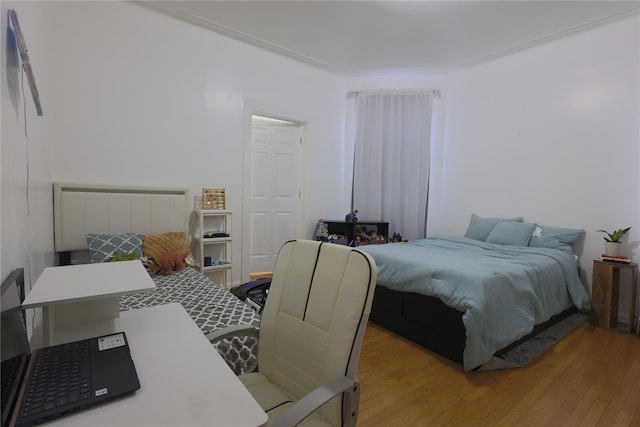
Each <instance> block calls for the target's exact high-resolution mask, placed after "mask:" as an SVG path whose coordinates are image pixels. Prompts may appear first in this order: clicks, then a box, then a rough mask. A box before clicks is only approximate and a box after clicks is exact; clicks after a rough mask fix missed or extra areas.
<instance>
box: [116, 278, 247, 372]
mask: <svg viewBox="0 0 640 427" xmlns="http://www.w3.org/2000/svg"><path fill="white" fill-rule="evenodd" d="M151 277H152V279H153V281H154V283H155V284H156V289H155V290H154V291H151V292H143V293H138V294H133V295H126V296H123V297H122V298H121V299H120V310H121V311H126V310H132V309H136V308H144V307H152V306H155V305H160V304H169V303H174V302H178V303H180V304H182V306H183V307H184V309H185V311H186V312H187V313H188V314H189V316H191V318H192V319H193V321H194V322H195V323H196V325H198V327H199V328H200V329H201V330H202V332H203V333H205V334H206V333H209V332H212V331H215V330H218V329H221V328H224V327H226V326H230V325H240V324H250V325H253V326H256V327H258V326H259V325H260V316H259V315H258V314H257V313H256V312H255V311H254V310H253V309H252V308H251V307H249V306H248V305H247V304H245V303H244V302H243V301H241V300H240V299H238V298H237V297H236V296H235V295H233V294H232V293H231V292H229V291H227V290H225V289H224V288H223V287H221V286H220V285H217V284H215V283H214V282H212V281H211V280H209V279H208V278H207V277H206V276H204V275H203V274H201V273H199V272H198V271H196V270H194V269H193V268H186V269H184V270H182V271H180V272H174V274H173V275H171V276H164V275H153V276H151ZM215 347H216V349H217V350H218V352H219V353H220V354H221V355H222V357H223V358H224V359H225V361H226V362H227V364H228V365H229V366H230V367H231V369H233V371H234V372H235V373H236V374H241V373H244V372H246V371H247V369H248V367H250V366H251V365H252V364H255V361H256V358H257V347H258V343H257V340H256V339H255V338H251V337H244V338H237V337H236V338H233V339H230V340H223V341H220V342H218V343H217V344H215Z"/></svg>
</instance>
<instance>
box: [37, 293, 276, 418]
mask: <svg viewBox="0 0 640 427" xmlns="http://www.w3.org/2000/svg"><path fill="white" fill-rule="evenodd" d="M117 331H125V332H126V334H127V338H128V340H129V347H130V348H131V357H132V358H133V362H134V364H135V366H136V370H137V372H138V377H139V379H140V390H138V391H137V392H135V393H134V394H132V395H129V396H126V397H124V398H121V399H118V400H115V401H112V402H108V403H106V404H104V405H101V406H97V407H95V408H91V409H88V410H83V411H78V412H75V413H73V414H71V415H69V416H66V417H63V418H60V419H57V420H54V421H53V422H51V423H47V425H52V426H152V425H153V426H159V425H162V426H190V425H208V426H225V427H229V426H259V425H264V424H266V422H267V415H266V413H265V412H264V411H263V410H262V408H260V405H258V403H257V402H256V401H255V400H254V399H253V397H252V396H251V394H250V393H249V392H248V391H247V389H246V388H245V387H244V386H243V385H242V383H241V382H240V380H239V379H238V378H237V377H236V376H235V374H234V373H233V371H232V370H231V369H230V368H229V367H228V366H227V364H226V363H225V362H224V360H223V359H222V357H221V356H220V355H219V354H218V352H217V351H216V350H215V348H214V347H213V346H212V345H211V344H210V343H209V341H208V340H207V338H206V337H205V336H204V334H203V333H202V331H200V329H199V328H198V327H197V326H196V324H195V323H194V322H193V320H192V319H191V318H190V317H189V315H188V314H187V313H186V312H185V311H184V308H182V306H181V305H180V304H177V303H174V304H167V305H159V306H155V307H149V308H143V309H138V310H131V311H125V312H122V313H121V315H120V318H118V319H112V320H109V321H104V322H98V323H93V324H85V325H80V326H76V327H69V328H61V329H57V330H56V333H55V335H54V337H53V343H55V344H59V343H63V342H69V341H75V340H79V339H82V338H87V337H91V336H98V335H103V334H109V333H113V332H117Z"/></svg>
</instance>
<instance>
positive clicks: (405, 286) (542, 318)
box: [361, 215, 588, 370]
mask: <svg viewBox="0 0 640 427" xmlns="http://www.w3.org/2000/svg"><path fill="white" fill-rule="evenodd" d="M480 225H481V226H480ZM583 233H584V232H583V231H582V230H578V229H568V228H559V227H548V226H540V225H537V224H527V223H524V222H523V221H522V218H509V219H499V218H481V217H478V216H476V215H473V216H472V219H471V221H470V224H469V228H468V229H467V232H466V233H465V236H464V237H458V236H437V237H433V238H428V239H423V240H416V241H412V242H406V243H392V244H385V245H373V246H363V247H362V248H361V249H362V250H363V251H365V252H367V253H369V254H370V255H371V256H372V257H373V258H374V259H375V261H376V266H377V268H378V282H377V288H376V294H375V298H374V301H373V307H372V311H371V317H370V320H371V321H372V322H373V323H376V324H378V325H380V326H382V327H384V328H386V329H388V330H391V331H393V332H395V333H397V334H399V335H401V336H404V337H405V338H408V339H410V340H412V341H415V342H416V343H418V344H420V345H422V346H424V347H426V348H428V349H430V350H433V351H434V352H436V353H438V354H441V355H443V356H445V357H447V358H449V359H451V360H453V361H455V362H457V363H461V364H462V365H463V367H464V369H465V370H473V369H476V368H478V367H480V366H481V365H483V364H484V363H486V362H488V361H489V360H490V359H491V358H492V356H493V355H494V354H496V353H499V352H500V351H504V350H505V349H508V348H509V346H511V345H513V344H514V343H516V342H518V341H519V340H521V339H523V338H525V337H526V336H528V335H529V334H531V333H534V332H537V331H538V330H540V329H541V328H545V327H547V326H548V325H550V324H553V323H554V322H555V321H557V320H559V319H561V318H563V317H565V316H566V315H567V314H568V313H570V312H572V311H577V310H580V309H584V308H586V306H587V304H588V294H587V292H586V290H585V289H584V286H583V285H582V283H581V282H580V279H579V276H578V269H577V265H576V260H575V257H574V256H573V254H572V248H573V246H574V245H575V244H576V242H577V241H578V240H579V239H580V238H581V236H582V235H583Z"/></svg>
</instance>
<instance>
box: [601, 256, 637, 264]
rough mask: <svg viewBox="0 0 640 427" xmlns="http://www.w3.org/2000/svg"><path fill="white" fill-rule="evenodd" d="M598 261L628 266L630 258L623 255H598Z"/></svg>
mask: <svg viewBox="0 0 640 427" xmlns="http://www.w3.org/2000/svg"><path fill="white" fill-rule="evenodd" d="M600 259H601V260H602V261H606V262H618V263H621V264H630V263H631V258H629V257H626V256H624V255H607V254H602V255H600Z"/></svg>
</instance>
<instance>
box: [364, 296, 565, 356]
mask: <svg viewBox="0 0 640 427" xmlns="http://www.w3.org/2000/svg"><path fill="white" fill-rule="evenodd" d="M575 312H576V309H575V307H572V308H570V309H568V310H565V311H563V312H562V313H559V314H557V315H555V316H553V317H552V318H551V319H549V320H548V321H547V322H544V323H541V324H539V325H536V326H535V327H534V329H533V331H532V332H531V333H530V334H529V335H527V336H525V337H523V338H521V339H519V340H518V341H516V342H514V343H512V344H510V345H509V346H507V347H505V348H503V349H501V350H499V351H497V352H496V355H500V354H501V353H504V352H506V351H508V350H509V349H511V348H513V347H514V346H516V345H518V344H520V343H521V342H523V341H525V340H526V339H528V338H530V337H531V336H533V335H535V334H537V333H539V332H540V331H542V330H544V329H546V328H548V327H549V326H551V325H553V324H555V323H557V322H558V321H560V320H562V319H564V318H566V317H567V316H569V315H570V314H572V313H575ZM462 314H463V313H462V312H461V311H458V310H455V309H453V308H451V307H449V306H447V305H445V304H444V303H443V302H442V301H441V300H440V299H438V298H436V297H432V296H426V295H421V294H416V293H412V292H400V291H395V290H392V289H389V288H386V287H384V286H380V285H378V286H376V293H375V296H374V298H373V305H372V307H371V315H370V316H369V320H370V321H371V322H373V323H375V324H376V325H378V326H381V327H383V328H385V329H387V330H389V331H391V332H394V333H396V334H398V335H400V336H401V337H404V338H406V339H408V340H410V341H413V342H415V343H416V344H419V345H421V346H423V347H425V348H427V349H429V350H431V351H433V352H435V353H437V354H439V355H441V356H444V357H446V358H447V359H450V360H452V361H454V362H456V363H458V364H462V357H463V352H464V346H465V341H466V331H465V327H464V324H463V322H462Z"/></svg>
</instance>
